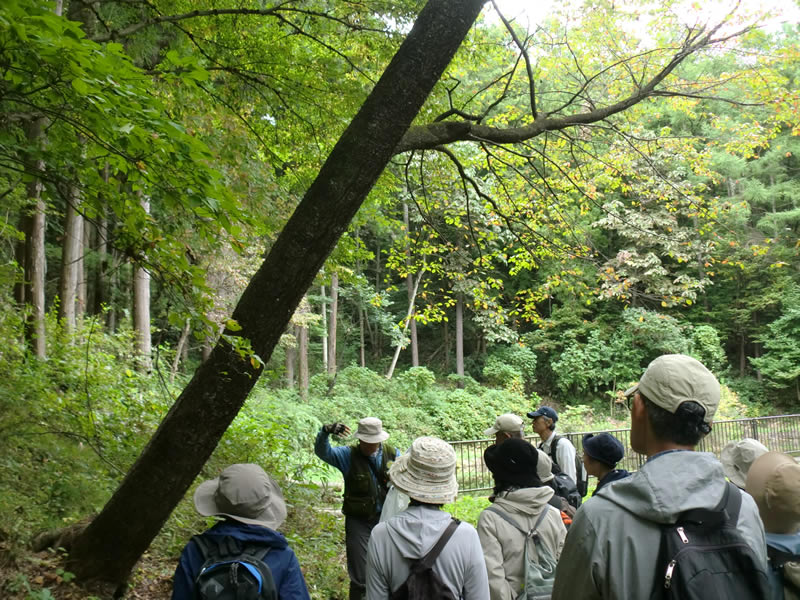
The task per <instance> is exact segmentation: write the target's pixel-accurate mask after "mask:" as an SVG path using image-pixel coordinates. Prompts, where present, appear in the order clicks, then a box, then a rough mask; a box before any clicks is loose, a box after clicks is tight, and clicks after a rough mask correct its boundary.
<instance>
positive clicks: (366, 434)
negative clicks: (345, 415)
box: [355, 417, 389, 444]
mask: <svg viewBox="0 0 800 600" xmlns="http://www.w3.org/2000/svg"><path fill="white" fill-rule="evenodd" d="M355 437H356V438H357V439H359V440H361V441H362V442H366V443H368V444H379V443H381V442H385V441H386V440H388V439H389V434H388V433H386V432H385V431H384V430H383V423H382V422H381V420H380V419H378V418H376V417H366V418H364V419H361V420H360V421H359V422H358V429H357V430H356V433H355Z"/></svg>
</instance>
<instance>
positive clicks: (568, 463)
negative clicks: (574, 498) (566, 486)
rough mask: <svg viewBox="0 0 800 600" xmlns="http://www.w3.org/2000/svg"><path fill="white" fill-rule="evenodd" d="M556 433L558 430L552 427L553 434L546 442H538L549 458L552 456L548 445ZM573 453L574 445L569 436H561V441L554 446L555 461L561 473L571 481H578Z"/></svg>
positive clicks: (551, 442)
mask: <svg viewBox="0 0 800 600" xmlns="http://www.w3.org/2000/svg"><path fill="white" fill-rule="evenodd" d="M557 435H558V431H556V430H555V429H554V430H553V435H551V436H550V437H549V438H547V441H546V442H540V443H539V449H540V450H541V451H542V452H544V453H545V454H547V456H549V457H550V458H553V455H552V453H551V452H550V446H551V445H552V444H553V440H555V439H556V436H557ZM575 453H576V452H575V446H573V445H572V442H570V441H569V438H567V437H562V438H561V441H559V442H558V445H557V446H556V455H555V463H556V464H557V465H558V467H559V468H560V469H561V472H562V473H566V474H567V475H569V476H570V478H572V481H578V473H577V472H576V471H575Z"/></svg>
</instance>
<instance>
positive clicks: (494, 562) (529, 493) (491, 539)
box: [478, 486, 567, 600]
mask: <svg viewBox="0 0 800 600" xmlns="http://www.w3.org/2000/svg"><path fill="white" fill-rule="evenodd" d="M552 497H553V490H552V489H551V488H549V487H547V486H544V487H536V488H522V489H518V490H514V491H512V492H508V493H507V494H503V493H501V494H499V495H498V496H497V497H496V498H495V500H494V505H495V506H496V507H497V508H499V509H500V510H502V511H504V512H505V513H507V514H508V515H509V516H510V517H511V518H512V519H514V520H515V521H516V522H517V523H519V526H520V527H522V528H523V529H524V530H526V531H530V529H531V528H532V527H533V526H534V525H535V524H536V520H537V519H538V518H539V515H541V513H542V511H543V510H546V511H547V516H546V517H545V518H544V519H543V520H542V522H541V523H540V524H539V528H538V529H537V531H538V532H539V535H540V537H541V540H542V543H543V544H544V546H545V548H547V549H548V550H549V551H550V553H551V554H552V556H553V558H555V559H556V560H558V557H559V555H560V554H561V547H562V546H563V545H564V538H565V537H566V535H567V528H566V527H565V526H564V522H563V521H562V519H561V511H560V510H559V509H557V508H554V507H553V506H551V505H550V504H549V500H550V499H551V498H552ZM478 537H479V538H480V540H481V546H483V555H484V559H485V560H486V571H487V574H488V576H489V593H490V596H491V600H514V598H516V597H517V596H518V595H519V593H520V591H522V586H523V585H524V583H525V540H526V536H525V534H524V533H522V532H521V531H519V530H518V529H516V528H514V526H513V525H511V524H510V523H508V522H507V521H506V520H504V519H503V517H501V516H500V515H498V514H496V513H494V512H492V511H491V510H484V511H483V512H482V513H481V514H480V517H478ZM535 548H536V546H535V544H534V543H533V542H532V541H531V542H530V543H529V544H528V551H529V552H533V553H534V556H535V552H536V550H535Z"/></svg>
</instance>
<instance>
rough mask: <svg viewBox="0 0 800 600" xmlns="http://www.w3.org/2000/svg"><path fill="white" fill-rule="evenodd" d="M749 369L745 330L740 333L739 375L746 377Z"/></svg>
mask: <svg viewBox="0 0 800 600" xmlns="http://www.w3.org/2000/svg"><path fill="white" fill-rule="evenodd" d="M746 371H747V348H746V344H745V337H744V331H743V332H742V333H741V334H739V377H744V375H745V372H746Z"/></svg>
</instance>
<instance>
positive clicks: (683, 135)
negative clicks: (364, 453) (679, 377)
mask: <svg viewBox="0 0 800 600" xmlns="http://www.w3.org/2000/svg"><path fill="white" fill-rule="evenodd" d="M452 4H453V6H449V3H448V2H447V1H446V0H432V1H431V2H429V3H425V2H420V1H418V0H409V1H407V0H402V1H399V2H390V3H388V2H383V1H380V0H369V1H367V2H361V3H355V2H327V1H324V0H285V1H282V2H276V3H273V4H270V3H267V2H260V1H259V2H251V1H248V0H246V1H238V2H236V3H231V4H230V5H225V4H224V3H220V2H202V1H200V2H198V1H196V0H193V1H192V2H185V1H174V0H171V1H170V2H162V1H160V0H141V1H139V0H134V1H130V0H102V1H99V2H83V1H82V0H65V1H64V2H63V3H62V1H61V0H59V1H58V2H47V1H39V0H6V1H5V2H3V3H2V7H0V65H1V66H2V78H0V198H2V205H3V207H4V208H5V210H4V212H3V220H2V228H0V241H2V242H3V244H2V250H0V305H2V312H0V315H1V316H0V329H1V330H2V332H3V334H4V339H6V340H7V345H6V347H5V349H4V350H3V351H2V352H0V372H2V373H3V374H4V375H5V377H4V381H3V382H1V383H0V389H2V393H0V447H3V448H4V449H6V450H7V451H8V452H9V456H10V457H11V458H10V459H9V460H10V461H11V462H12V463H14V464H15V465H16V467H15V469H13V470H12V471H13V475H9V476H8V478H6V479H5V481H3V478H2V477H0V489H6V488H13V485H14V484H13V481H14V477H25V476H24V475H21V473H24V472H25V469H24V468H23V467H22V466H21V465H22V464H23V463H24V462H25V459H24V457H27V456H30V455H37V453H38V452H42V451H44V450H43V448H45V446H44V445H41V444H40V443H39V442H37V441H36V440H39V439H47V440H49V441H48V442H47V446H46V448H47V452H48V453H53V454H52V456H59V457H62V458H60V459H59V460H64V461H65V464H73V461H74V460H76V458H75V457H76V456H79V455H80V453H78V454H75V453H76V452H78V450H77V449H78V448H83V447H88V448H90V449H91V452H92V454H93V456H94V458H92V459H91V460H92V461H95V460H96V461H99V462H98V463H97V464H99V465H103V466H102V467H101V469H102V471H103V474H102V476H101V477H99V479H98V480H97V481H94V482H92V483H90V482H84V483H83V484H77V483H75V484H74V485H75V489H80V488H81V485H94V486H95V487H97V491H98V493H99V496H98V497H102V498H103V500H102V501H100V502H99V505H97V503H96V502H95V504H94V505H93V506H92V507H91V509H92V510H94V511H99V510H100V509H101V508H102V507H103V504H105V501H106V500H107V499H108V498H109V496H112V492H113V491H114V490H115V489H116V490H117V492H116V493H115V494H114V495H113V496H112V498H113V499H112V501H111V502H110V504H109V506H107V507H106V509H104V510H103V511H101V516H100V517H99V518H98V519H96V520H95V521H94V522H93V524H92V526H91V527H90V528H89V529H88V530H87V531H88V534H86V535H84V536H83V537H82V538H80V539H79V541H78V545H77V548H76V551H75V554H74V556H76V557H79V558H78V559H76V560H77V562H74V563H73V564H72V565H71V568H73V569H74V570H75V571H76V572H77V573H78V574H81V575H87V576H96V575H97V574H98V573H97V568H96V566H95V567H86V565H87V564H88V563H90V562H91V560H90V559H91V558H92V557H94V558H95V559H96V558H97V557H98V555H103V554H107V555H108V557H109V559H108V560H109V561H114V562H115V564H118V570H117V571H114V572H113V574H111V575H110V576H109V578H111V579H112V580H115V581H117V582H118V581H121V580H122V579H124V577H125V576H126V575H127V573H128V571H129V570H130V568H131V567H132V565H133V564H134V563H135V561H136V560H137V559H138V557H139V555H140V554H141V552H143V551H144V550H145V549H146V548H147V547H148V545H149V544H150V542H151V541H152V539H153V537H154V536H155V535H156V534H157V532H158V531H160V530H161V528H162V526H163V524H164V522H165V520H166V519H167V518H168V516H169V514H170V512H171V511H172V509H173V508H174V507H175V506H176V504H177V503H178V502H179V501H180V499H181V498H182V497H183V496H184V494H185V493H186V491H187V489H188V488H189V486H190V485H191V483H192V481H193V480H194V479H195V477H196V476H197V475H198V473H199V472H200V470H201V469H202V468H203V465H205V464H206V461H207V460H209V459H210V458H211V457H212V455H213V456H214V458H211V460H212V464H215V465H216V464H218V463H217V462H213V461H218V460H222V459H221V458H220V456H219V454H220V452H221V451H220V450H219V448H218V444H219V442H220V439H222V438H223V436H224V435H225V432H226V430H227V429H228V426H229V425H230V424H231V422H233V421H234V419H235V418H236V417H237V415H240V417H239V418H240V419H245V420H246V419H247V417H246V414H251V413H246V411H245V412H242V413H240V410H241V409H242V406H243V405H244V403H245V400H246V399H247V398H248V396H249V395H251V392H252V395H253V397H257V398H260V399H262V400H264V399H265V398H267V399H268V400H264V402H266V403H267V404H269V405H270V406H277V405H282V406H283V407H284V409H285V411H286V414H291V415H295V413H296V414H297V415H301V416H299V417H298V418H299V419H300V422H301V423H302V425H301V426H300V427H299V429H300V431H295V432H289V431H286V423H285V422H284V421H283V420H281V418H279V417H278V416H275V417H274V418H273V420H271V421H269V422H261V421H258V425H255V424H253V429H252V430H251V435H253V436H261V435H268V436H270V437H271V438H274V439H271V441H270V442H269V443H267V446H268V447H269V451H266V450H265V449H263V448H262V449H260V450H258V452H256V454H258V455H259V456H264V455H269V454H270V452H276V453H279V452H290V450H289V449H287V447H286V446H284V445H285V444H288V445H291V443H292V442H293V441H294V442H298V441H302V443H303V444H307V443H308V435H310V432H311V431H313V430H314V428H316V427H317V426H318V425H319V423H320V421H319V418H318V417H317V416H316V415H314V414H313V411H310V410H309V407H312V406H313V407H320V406H323V407H326V408H324V409H323V410H324V411H328V412H326V413H325V414H331V415H332V416H333V413H335V410H336V407H335V406H331V405H330V398H333V397H336V394H337V386H339V387H340V388H341V387H342V386H347V385H351V384H352V381H353V379H358V380H359V381H360V382H361V384H363V386H364V387H362V388H360V389H361V390H362V393H364V390H373V392H372V393H371V394H372V395H371V397H370V398H368V399H367V400H369V402H368V403H367V404H360V403H355V404H354V405H353V406H350V409H353V412H355V408H354V407H355V406H356V405H357V406H358V409H359V410H362V411H366V410H368V409H369V408H370V407H373V406H374V407H375V409H376V410H377V409H380V410H383V411H386V412H388V413H391V414H395V415H396V417H395V418H396V422H395V423H393V425H396V426H397V427H396V429H397V430H398V431H399V432H401V433H399V436H400V438H401V439H404V440H409V439H411V436H412V435H413V434H415V433H420V432H425V433H434V434H437V435H442V436H443V437H451V439H452V438H455V437H462V436H463V437H470V436H475V435H477V432H479V431H481V430H482V429H484V428H485V427H486V426H487V425H485V424H484V423H483V419H485V418H490V417H491V415H487V414H484V412H483V410H481V409H479V408H477V407H475V406H474V404H476V403H477V404H481V403H482V404H483V405H484V408H485V407H489V408H490V409H491V410H497V411H498V412H499V411H504V410H511V409H512V408H513V409H514V410H519V411H521V410H523V409H524V407H525V406H527V405H528V404H536V403H538V402H540V401H544V402H547V403H552V404H555V405H558V406H562V407H565V408H566V407H570V408H569V409H568V410H574V413H570V414H575V415H577V416H576V419H575V427H578V428H579V429H580V428H581V425H582V430H588V429H590V428H591V427H592V424H593V421H592V419H593V418H595V417H596V418H597V421H596V423H600V422H603V423H608V421H607V419H612V420H613V419H614V410H615V409H617V408H618V406H617V405H616V400H617V399H618V396H619V394H618V393H619V391H620V390H622V389H624V388H625V387H626V386H627V385H628V384H629V383H631V382H632V381H636V380H637V378H638V377H639V375H640V374H641V373H642V370H643V368H644V367H645V366H646V365H647V364H648V362H649V361H650V360H652V359H653V358H655V357H656V356H658V355H659V354H663V353H666V352H682V353H687V354H691V355H693V356H696V357H697V358H699V359H700V360H702V361H703V362H704V363H705V364H706V365H708V366H709V368H711V369H712V370H713V371H714V372H715V374H716V375H717V376H718V378H719V379H720V380H721V381H722V382H723V383H724V384H725V386H726V389H727V390H730V393H731V398H734V400H733V402H735V403H737V406H741V407H742V409H741V412H742V414H745V413H749V414H779V413H782V412H796V411H797V408H798V406H800V271H798V265H800V261H798V256H797V255H798V252H800V242H798V239H799V238H800V236H799V235H798V232H799V231H800V204H798V203H799V202H800V161H799V160H798V152H800V143H798V139H799V138H798V136H799V135H800V104H798V101H799V100H800V98H799V97H798V94H799V93H800V92H798V88H799V87H800V86H798V76H800V50H798V48H800V31H799V30H798V25H797V19H796V17H793V16H792V15H793V14H794V13H793V12H792V10H791V9H792V8H793V7H792V6H787V7H785V8H781V7H777V8H773V9H771V12H764V11H761V9H756V8H754V7H753V6H751V5H750V4H748V3H734V2H731V3H725V2H715V3H713V7H714V10H707V11H703V10H701V9H700V7H697V6H695V5H690V4H688V3H686V2H664V3H659V5H658V6H654V5H652V4H651V3H647V2H638V1H631V2H625V3H622V4H620V3H618V2H606V1H602V0H601V1H596V0H592V1H586V2H576V3H568V4H563V3H561V4H558V5H557V6H554V7H552V8H551V9H550V10H549V11H548V12H547V13H546V14H543V15H537V16H536V17H535V19H532V18H531V17H530V16H526V15H524V14H523V15H519V14H516V13H514V11H513V10H511V9H509V10H508V11H505V9H504V5H503V4H502V3H497V5H495V3H493V2H489V3H486V4H485V6H484V2H482V1H480V0H470V1H465V2H463V3H452ZM451 57H452V59H451ZM342 373H346V374H347V375H346V376H344V375H342ZM387 379H389V380H391V381H392V382H393V383H394V382H395V380H397V381H396V384H397V385H398V386H399V388H397V389H402V390H403V392H402V393H398V392H397V389H396V388H392V387H391V385H393V383H392V384H390V383H386V385H387V386H389V387H384V384H382V383H381V384H379V381H381V380H387ZM431 386H433V387H431ZM437 386H438V387H437ZM354 387H358V386H354ZM434 388H436V389H440V391H441V395H439V394H438V393H436V394H434V393H433V392H431V391H430V390H431V389H434ZM411 390H416V391H413V392H412V391H411ZM451 392H452V393H451ZM428 393H430V394H432V395H431V396H430V397H428V396H426V394H428ZM495 393H496V394H497V395H492V394H495ZM486 394H489V395H488V396H487V395H486ZM434 396H435V398H436V399H435V400H434V399H432V398H434ZM390 398H391V401H390V400H389V399H390ZM342 402H343V404H342V408H341V409H342V410H343V411H345V408H344V406H345V405H346V404H347V402H345V401H344V400H342ZM275 403H277V404H275ZM326 403H327V404H326ZM415 403H417V404H415ZM390 405H391V406H390ZM420 406H428V407H429V408H430V411H429V414H430V421H429V420H428V419H427V417H425V418H423V417H419V416H416V417H414V419H416V421H417V425H414V424H413V423H414V419H411V418H409V415H410V414H411V413H410V412H404V411H412V409H414V410H416V409H417V408H419V407H420ZM350 409H347V411H349V410H350ZM487 410H488V409H487ZM489 412H491V411H489ZM259 414H261V413H259ZM347 414H348V415H350V414H351V413H350V412H347ZM581 415H583V416H581ZM593 415H594V417H593ZM259 419H261V417H259ZM581 419H584V422H583V423H582V424H581ZM423 421H424V423H423ZM236 422H237V423H239V422H240V421H236ZM259 428H262V429H263V430H264V431H265V432H267V433H259V432H258V431H257V430H258V429H259ZM237 431H239V430H238V429H237ZM39 436H41V437H39ZM292 436H297V438H296V439H295V438H292ZM235 439H236V444H237V447H242V448H244V447H246V446H247V444H248V443H249V442H247V441H246V440H247V439H248V434H245V433H241V434H237V435H236V436H235ZM55 440H57V441H55ZM177 440H180V443H178V441H177ZM265 443H266V442H265ZM215 451H216V452H217V454H214V452H215ZM243 451H246V450H243ZM158 452H161V453H162V454H161V455H160V456H159V455H158V454H157V453H158ZM62 453H63V454H62ZM140 453H141V454H140ZM148 453H150V454H148ZM222 455H223V456H225V457H227V458H234V455H235V453H233V455H232V454H227V453H226V452H225V451H222ZM67 456H69V457H70V458H67ZM137 456H139V458H138V459H137ZM165 457H169V458H170V461H173V460H174V461H175V462H170V463H169V464H170V465H174V470H175V473H170V474H169V475H167V474H165V473H164V472H160V471H159V468H160V469H166V467H167V463H166V462H164V459H165ZM48 460H49V459H48ZM149 461H152V462H149ZM182 461H185V462H182ZM300 463H302V461H301V460H297V461H293V462H292V464H293V465H294V466H295V467H296V466H297V465H298V464H300ZM92 464H95V463H94V462H93V463H92ZM158 465H161V466H160V467H159V466H158ZM77 468H78V467H74V466H73V467H70V469H77ZM293 468H294V467H293ZM51 475H52V474H51ZM51 475H50V476H51ZM286 476H287V477H289V474H288V473H286ZM138 478H141V479H138ZM159 478H161V479H163V478H166V479H168V480H169V481H168V482H165V483H164V485H163V489H160V490H159V493H163V494H164V496H163V497H162V498H161V500H160V505H161V506H160V507H159V509H158V510H154V512H153V514H152V515H150V516H149V517H147V518H144V519H143V521H147V522H148V523H147V524H146V525H144V524H143V525H142V527H141V531H136V532H132V533H130V534H128V533H125V534H123V535H131V537H136V540H135V541H134V540H131V541H130V544H128V545H129V546H130V549H129V550H128V552H127V555H126V556H125V557H124V558H119V557H118V556H116V555H115V554H114V552H116V550H113V551H112V550H109V549H108V548H106V547H105V546H104V544H106V543H110V542H109V540H114V539H117V540H118V539H119V535H120V533H119V532H118V531H116V530H114V528H113V526H112V525H110V523H112V522H113V519H114V517H113V515H114V514H115V513H114V512H113V511H114V510H115V509H114V507H115V506H116V507H117V508H116V510H123V506H124V503H125V502H132V503H133V502H134V500H133V499H132V498H131V497H129V496H128V495H127V492H125V490H126V489H127V488H126V485H128V486H133V485H134V483H133V482H134V481H138V482H140V483H141V482H143V481H153V480H156V481H158V480H160V479H159ZM308 478H310V479H314V476H313V475H308ZM118 485H121V487H117V486H118ZM139 487H140V492H141V493H142V494H143V495H146V494H148V493H149V492H148V491H147V490H146V489H144V486H139ZM67 496H68V497H69V498H72V499H70V500H65V501H64V506H59V507H58V510H60V511H63V515H66V517H67V518H68V520H72V519H74V518H78V517H80V516H86V514H85V513H84V514H83V515H79V514H78V513H79V512H80V510H79V509H78V508H77V505H74V504H73V503H74V502H75V498H77V497H78V496H80V494H79V493H78V494H75V495H74V497H73V496H72V495H71V494H68V495H67ZM150 502H151V504H156V500H155V499H152V500H151V501H150ZM115 503H120V504H115ZM12 504H13V502H10V501H9V502H8V503H0V510H2V511H3V512H5V511H6V510H14V507H13V506H12ZM80 508H81V509H87V508H88V507H87V506H85V505H81V507H80ZM85 512H91V511H89V510H86V511H85ZM156 513H158V514H156ZM36 515H37V516H36V517H35V518H36V520H38V521H39V523H40V524H43V523H45V522H48V521H50V520H52V519H53V518H54V515H53V514H47V511H41V512H37V513H36ZM57 518H62V517H57ZM103 523H106V525H103ZM93 528H94V529H93ZM12 533H13V536H19V537H20V538H24V537H25V536H26V535H31V532H30V531H28V532H22V531H15V532H12ZM13 536H12V537H13ZM126 539H127V538H126ZM102 540H104V541H102ZM80 557H82V559H81V558H80ZM81 560H83V565H84V567H81V566H80V564H79V563H80V561H81Z"/></svg>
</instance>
